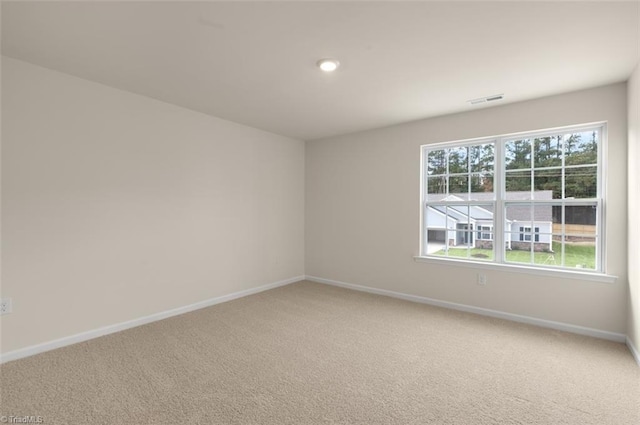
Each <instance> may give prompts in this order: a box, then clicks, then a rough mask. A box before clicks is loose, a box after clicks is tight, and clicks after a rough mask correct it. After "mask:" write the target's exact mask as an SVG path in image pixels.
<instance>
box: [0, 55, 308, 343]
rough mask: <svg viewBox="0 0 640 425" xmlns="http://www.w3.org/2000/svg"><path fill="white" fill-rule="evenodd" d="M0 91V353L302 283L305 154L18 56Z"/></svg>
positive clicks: (294, 145)
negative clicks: (8, 308)
mask: <svg viewBox="0 0 640 425" xmlns="http://www.w3.org/2000/svg"><path fill="white" fill-rule="evenodd" d="M2 86H3V93H2V112H3V126H2V142H3V146H2V149H3V152H2V204H3V205H2V206H3V211H2V212H3V214H2V227H3V240H2V261H3V269H2V296H3V297H5V296H6V297H11V298H13V304H14V305H13V308H14V312H13V313H12V314H10V315H8V316H3V317H2V319H1V320H2V322H1V323H0V326H1V327H2V352H3V353H5V352H8V351H12V350H16V349H20V348H23V347H27V346H30V345H33V344H38V343H42V342H47V341H51V340H54V339H57V338H61V337H65V336H69V335H72V334H75V333H79V332H82V331H87V330H92V329H95V328H98V327H101V326H106V325H111V324H115V323H118V322H122V321H126V320H131V319H136V318H139V317H142V316H146V315H149V314H152V313H156V312H161V311H164V310H168V309H172V308H176V307H180V306H185V305H188V304H191V303H194V302H198V301H202V300H206V299H209V298H212V297H217V296H221V295H226V294H230V293H233V292H237V291H241V290H244V289H249V288H253V287H256V286H260V285H263V284H267V283H272V282H276V281H279V280H284V279H288V278H292V277H296V276H300V275H303V274H304V224H303V222H304V143H303V142H301V141H297V140H292V139H288V138H285V137H281V136H277V135H274V134H270V133H266V132H264V131H260V130H256V129H253V128H249V127H246V126H242V125H238V124H234V123H231V122H228V121H224V120H221V119H217V118H213V117H210V116H206V115H203V114H200V113H196V112H193V111H189V110H186V109H183V108H180V107H177V106H173V105H169V104H166V103H162V102H158V101H155V100H152V99H149V98H145V97H141V96H138V95H134V94H131V93H128V92H124V91H120V90H116V89H112V88H109V87H106V86H103V85H100V84H96V83H92V82H89V81H85V80H81V79H78V78H75V77H71V76H69V75H65V74H61V73H58V72H54V71H51V70H47V69H44V68H40V67H36V66H33V65H30V64H27V63H24V62H20V61H16V60H13V59H9V58H3V62H2ZM212 326H215V324H212Z"/></svg>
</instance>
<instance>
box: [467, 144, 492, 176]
mask: <svg viewBox="0 0 640 425" xmlns="http://www.w3.org/2000/svg"><path fill="white" fill-rule="evenodd" d="M469 154H470V157H471V158H470V162H471V170H470V171H471V172H472V173H491V174H493V166H494V165H493V162H494V145H493V143H488V144H485V145H476V146H470V147H469Z"/></svg>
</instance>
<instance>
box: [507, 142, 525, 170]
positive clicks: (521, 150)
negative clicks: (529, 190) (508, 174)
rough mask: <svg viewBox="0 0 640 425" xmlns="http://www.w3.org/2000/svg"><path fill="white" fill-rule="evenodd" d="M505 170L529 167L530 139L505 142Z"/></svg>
mask: <svg viewBox="0 0 640 425" xmlns="http://www.w3.org/2000/svg"><path fill="white" fill-rule="evenodd" d="M505 167H506V169H507V170H517V169H523V168H531V140H529V139H524V140H511V141H508V142H507V143H506V144H505Z"/></svg>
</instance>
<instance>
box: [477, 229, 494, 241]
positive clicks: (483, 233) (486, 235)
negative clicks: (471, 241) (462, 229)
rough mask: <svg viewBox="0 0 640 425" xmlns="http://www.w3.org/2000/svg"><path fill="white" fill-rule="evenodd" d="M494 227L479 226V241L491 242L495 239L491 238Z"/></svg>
mask: <svg viewBox="0 0 640 425" xmlns="http://www.w3.org/2000/svg"><path fill="white" fill-rule="evenodd" d="M492 229H493V227H492V226H478V239H479V240H485V241H490V240H492V239H493V237H492V236H491V230H492Z"/></svg>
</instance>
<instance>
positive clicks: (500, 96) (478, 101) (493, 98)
mask: <svg viewBox="0 0 640 425" xmlns="http://www.w3.org/2000/svg"><path fill="white" fill-rule="evenodd" d="M502 99H504V94H494V95H493V96H486V97H480V98H478V99H472V100H468V101H467V103H470V104H472V105H479V104H481V103H487V102H493V101H496V100H502Z"/></svg>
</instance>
